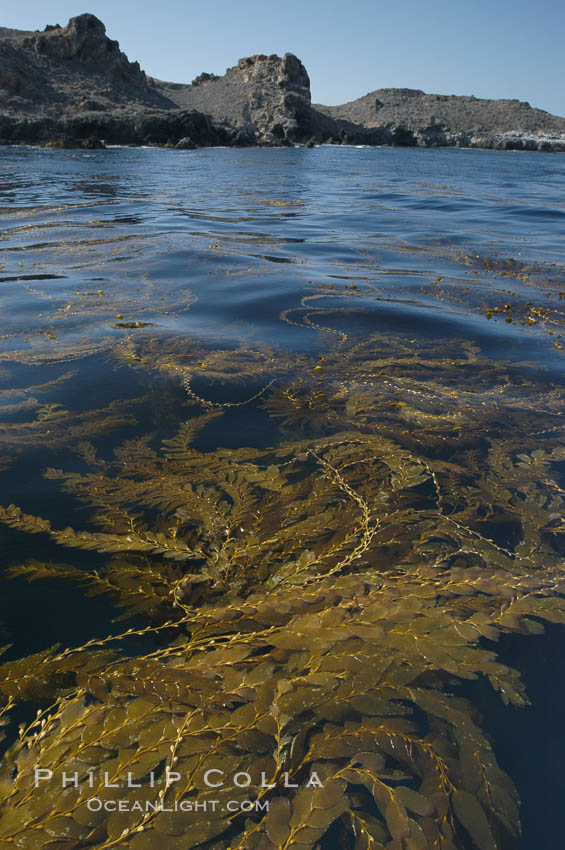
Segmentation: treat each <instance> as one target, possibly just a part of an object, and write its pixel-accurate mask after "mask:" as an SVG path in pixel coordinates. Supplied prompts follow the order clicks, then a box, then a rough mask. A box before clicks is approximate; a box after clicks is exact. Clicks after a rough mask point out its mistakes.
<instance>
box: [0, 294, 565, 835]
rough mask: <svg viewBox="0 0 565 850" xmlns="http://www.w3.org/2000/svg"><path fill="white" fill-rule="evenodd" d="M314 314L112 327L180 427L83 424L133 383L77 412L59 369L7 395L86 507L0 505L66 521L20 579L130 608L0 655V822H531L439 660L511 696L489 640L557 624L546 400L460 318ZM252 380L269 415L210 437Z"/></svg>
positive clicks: (117, 826) (115, 421) (509, 830)
mask: <svg viewBox="0 0 565 850" xmlns="http://www.w3.org/2000/svg"><path fill="white" fill-rule="evenodd" d="M312 309H313V310H314V312H315V307H313V308H312ZM288 318H290V317H288ZM327 318H328V316H327V313H326V314H324V316H322V315H320V316H313V314H312V312H310V313H309V320H308V321H309V323H310V325H311V326H315V327H318V328H321V327H322V325H321V324H319V323H323V321H324V319H325V320H326V321H327ZM314 320H315V321H314ZM327 330H328V335H327V342H328V344H327V345H326V346H325V348H324V350H323V353H322V354H320V355H318V354H316V355H313V356H307V355H298V356H297V355H294V354H293V355H292V356H289V355H288V354H287V353H285V352H282V351H275V350H270V349H267V348H265V347H263V348H258V347H257V348H252V347H249V346H243V347H241V348H239V349H237V350H228V349H222V350H220V349H217V350H210V349H206V348H205V347H204V346H202V345H200V344H199V343H198V342H197V341H192V340H185V339H173V338H169V339H163V338H160V339H158V338H150V337H149V336H147V337H146V336H134V335H133V334H132V335H130V336H129V337H127V339H126V341H125V342H124V343H120V344H118V345H117V346H115V347H114V348H113V349H112V350H111V352H110V353H109V355H108V358H109V361H108V362H109V364H110V363H113V364H115V365H119V366H120V368H123V366H124V365H125V366H127V368H129V369H132V370H135V371H136V372H139V373H141V374H142V375H143V376H144V380H146V382H147V385H148V387H150V386H151V384H152V383H153V385H154V384H155V382H159V383H161V384H162V383H164V384H165V385H166V386H168V387H169V390H170V398H171V400H170V405H171V406H174V399H175V398H176V399H177V401H178V398H179V392H182V393H183V394H184V404H185V407H184V408H183V407H182V406H181V405H179V408H180V416H178V419H179V421H178V424H177V429H176V433H175V434H174V435H173V436H169V437H167V438H165V439H159V437H157V436H156V435H155V434H148V435H146V436H136V437H134V438H129V439H127V440H126V441H125V442H122V443H121V444H119V445H118V446H117V447H116V448H115V449H114V451H113V454H112V453H111V452H109V450H108V440H107V439H106V440H103V439H102V437H106V435H107V434H108V433H112V432H118V433H119V432H120V430H122V429H123V428H125V427H131V426H132V423H135V411H136V406H139V405H141V404H143V402H144V398H137V399H133V400H132V399H128V400H123V401H121V402H120V401H116V402H113V403H112V404H110V406H109V407H105V408H103V409H99V410H91V411H82V412H81V411H71V410H68V409H65V408H63V407H62V406H61V405H60V404H53V403H50V402H49V401H48V398H49V393H50V392H52V391H53V386H52V384H53V382H51V383H44V384H41V385H36V386H33V387H29V388H28V389H27V390H25V391H20V397H21V398H22V397H23V396H25V397H23V398H22V400H21V401H20V402H18V404H17V405H16V407H17V410H16V414H15V417H14V421H13V422H12V423H11V424H9V425H5V426H4V427H3V429H2V431H1V432H0V440H1V442H2V454H3V456H4V457H5V458H6V459H7V460H6V463H8V462H9V459H10V457H11V456H12V455H14V453H17V451H19V450H21V448H22V447H25V446H26V445H33V444H37V443H38V442H41V443H42V444H43V445H45V446H47V447H49V448H51V449H53V450H55V451H56V450H60V449H62V448H65V449H66V451H67V454H66V455H65V456H64V461H66V462H67V466H69V465H70V466H71V467H72V468H71V469H70V470H67V469H65V463H63V468H62V469H59V468H52V467H49V468H47V469H45V471H44V474H45V476H46V477H47V478H49V479H52V480H57V481H59V482H60V485H61V487H62V488H63V489H64V490H65V491H66V492H67V493H68V494H70V496H71V497H72V498H75V499H77V500H78V501H79V502H80V503H81V504H83V505H85V506H87V507H88V509H89V511H90V513H89V518H88V521H86V522H85V524H84V526H83V527H81V528H80V529H78V528H76V529H75V528H71V527H66V528H64V527H58V526H57V527H55V525H54V524H52V522H51V521H50V520H49V519H48V518H43V517H39V516H34V515H31V514H28V513H26V512H24V511H23V510H22V509H21V508H20V507H17V506H14V505H5V506H4V507H2V508H1V510H0V519H1V520H2V522H3V523H5V524H7V525H8V526H11V527H13V528H15V529H17V530H19V531H21V532H25V533H28V534H38V535H42V539H44V540H46V539H47V538H50V539H51V540H52V541H54V542H55V543H56V544H59V545H60V547H61V552H62V553H63V551H65V550H64V549H63V547H67V550H66V552H67V554H66V556H65V557H63V556H62V560H61V562H60V563H55V562H52V561H49V562H42V561H38V560H26V561H23V562H20V563H17V564H15V565H13V566H12V568H11V572H12V575H14V576H25V577H26V578H28V579H30V580H35V579H45V578H48V579H53V578H60V579H64V580H69V581H72V582H77V583H78V584H79V585H80V586H82V587H83V588H84V589H85V592H86V593H87V594H104V595H106V596H107V597H108V598H109V599H111V600H112V601H113V602H114V603H115V604H116V605H118V606H120V608H121V611H122V613H121V615H120V616H121V618H123V619H125V618H128V617H133V618H134V620H133V622H134V625H133V626H131V627H127V628H125V629H124V630H123V631H122V632H120V634H118V635H115V634H112V635H104V634H101V635H98V636H97V637H94V638H93V639H92V640H90V641H88V642H87V643H86V644H85V645H83V646H69V647H60V646H55V647H52V648H50V649H47V650H45V651H43V652H40V653H38V654H36V655H32V656H28V657H25V658H21V659H18V660H12V661H7V662H5V663H4V664H3V665H2V667H1V668H0V676H1V680H0V694H1V695H2V699H3V708H2V715H3V721H4V723H5V725H7V724H9V722H10V718H11V716H12V715H14V716H16V718H17V717H18V711H19V705H20V703H26V702H29V703H32V704H34V703H35V704H39V708H38V710H37V715H36V716H35V717H34V719H32V720H31V721H30V720H27V721H26V722H24V723H22V724H21V725H20V726H19V731H18V733H17V735H14V734H11V733H10V731H9V732H8V741H7V744H8V746H7V750H6V753H5V756H4V762H3V768H2V774H1V779H0V794H1V796H2V815H1V817H0V844H1V846H2V847H6V848H9V847H18V848H25V849H26V850H34V848H49V849H50V850H75V848H76V850H78V848H89V847H92V848H97V850H105V849H106V848H110V847H127V848H131V850H150V848H162V847H166V848H168V850H176V848H178V850H188V849H189V848H192V847H197V846H198V847H202V848H206V850H220V849H221V850H228V848H229V850H236V849H238V848H241V850H248V849H249V850H273V848H278V850H290V848H294V850H307V848H319V850H328V848H337V847H339V848H345V849H346V850H382V848H387V849H388V850H425V848H434V850H456V848H457V850H460V848H468V849H469V850H470V848H478V850H496V848H500V850H503V848H511V847H512V846H513V844H514V842H515V840H516V839H517V837H518V836H519V835H520V825H519V813H518V806H519V799H518V795H517V792H516V790H515V787H514V785H513V782H512V780H511V778H510V777H509V776H508V775H507V774H505V773H504V772H503V771H502V770H501V769H500V768H499V766H498V765H497V761H496V758H495V754H494V752H493V748H492V745H491V741H490V740H489V738H488V737H487V735H486V734H485V732H484V731H482V729H481V717H480V715H479V714H478V712H477V710H476V709H475V707H474V706H473V704H472V703H471V702H470V701H468V699H465V698H463V697H462V696H461V695H459V694H458V685H459V684H460V682H461V680H473V679H476V678H477V677H479V676H484V677H487V678H488V680H489V682H490V683H491V685H492V687H493V688H494V689H495V690H496V691H497V692H498V693H499V694H500V696H501V698H502V699H503V700H504V702H505V703H512V704H515V705H519V706H521V705H524V704H525V703H526V702H527V697H526V695H525V692H524V688H523V686H522V683H521V681H520V678H519V674H518V672H517V671H516V670H514V669H511V668H509V667H508V666H505V665H504V664H503V663H501V662H500V661H499V660H498V658H497V653H496V645H495V643H494V641H496V639H497V637H498V636H499V635H500V634H501V633H509V632H515V633H519V634H523V635H530V634H539V633H540V632H541V631H542V630H543V622H544V621H550V622H563V621H564V620H565V598H564V595H563V594H564V591H565V579H564V577H563V573H562V564H563V561H562V558H561V557H560V553H562V540H563V536H562V535H563V532H564V530H565V527H564V526H563V520H562V515H563V490H562V488H561V487H560V485H559V483H558V478H557V471H558V468H559V464H560V463H562V461H563V460H564V459H565V444H564V441H563V433H562V429H561V415H562V411H563V407H562V398H561V397H560V396H559V394H558V392H557V391H556V390H555V388H554V387H553V386H552V385H551V384H550V383H547V384H545V383H544V382H543V380H542V379H540V377H539V372H538V370H536V369H534V367H532V369H531V377H528V369H527V367H524V365H523V364H520V368H519V369H518V368H517V366H514V365H512V364H511V363H507V364H501V363H495V362H493V361H490V360H488V359H486V358H483V357H482V356H481V354H480V352H479V351H478V350H477V349H476V348H475V347H473V346H472V345H471V344H469V343H465V342H462V341H458V340H451V341H443V342H441V341H440V342H438V341H433V342H429V343H426V342H423V341H422V340H418V341H417V342H416V341H415V340H412V339H410V338H408V337H402V336H392V335H390V336H384V335H382V334H380V335H378V336H374V337H369V338H367V339H365V340H363V341H360V340H359V339H354V340H350V339H348V338H347V337H346V335H345V333H344V332H336V331H334V332H333V333H331V334H330V331H329V329H327ZM63 359H64V358H63ZM64 380H72V373H65V374H63V375H62V376H61V377H60V379H59V383H60V381H64ZM54 383H55V384H57V382H54ZM183 388H184V389H183ZM7 392H12V391H7ZM43 396H46V397H47V400H46V401H45V402H43V401H40V400H39V399H41V398H42V397H43ZM248 400H249V401H248ZM247 401H248V407H247V410H248V411H249V414H250V416H259V415H262V416H265V415H267V416H268V417H269V418H270V419H271V421H272V423H273V428H275V427H276V431H273V433H276V434H277V438H276V439H272V440H270V442H269V444H268V445H262V446H260V447H254V446H249V445H242V446H240V447H239V448H226V447H224V446H222V444H221V443H220V444H218V441H217V440H215V441H214V440H213V439H208V440H207V435H210V434H212V435H213V433H214V427H215V425H216V424H217V423H218V420H222V427H223V431H222V433H224V434H227V433H229V432H230V427H231V426H230V423H231V421H232V419H231V417H233V415H234V408H235V407H240V406H241V405H245V403H246V402H247ZM187 414H188V416H187ZM185 417H186V419H185V421H183V419H184V418H185ZM215 433H217V431H216V432H215ZM244 442H245V441H244ZM98 443H100V445H101V446H102V448H101V449H100V450H99V448H98V445H97V444H98ZM69 451H70V452H72V453H73V454H74V456H75V459H74V460H73V463H71V464H69V463H68V461H69V457H68V452H69ZM77 464H78V468H79V471H77ZM560 541H561V542H560ZM68 550H71V552H74V553H75V554H74V555H72V556H71V557H69V551H68ZM81 550H95V551H96V552H99V553H106V555H107V560H106V564H105V567H104V569H98V568H96V569H90V568H87V567H86V566H85V565H84V564H81V555H80V552H81ZM210 771H212V773H210ZM38 777H39V779H38ZM65 777H66V780H65ZM220 783H222V784H220ZM63 786H64V787H63Z"/></svg>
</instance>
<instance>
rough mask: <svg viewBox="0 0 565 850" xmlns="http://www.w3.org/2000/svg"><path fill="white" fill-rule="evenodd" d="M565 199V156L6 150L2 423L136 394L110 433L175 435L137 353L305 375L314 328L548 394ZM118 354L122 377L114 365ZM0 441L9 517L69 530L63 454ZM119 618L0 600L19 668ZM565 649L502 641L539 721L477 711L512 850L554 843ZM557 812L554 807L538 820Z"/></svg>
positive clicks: (165, 399) (22, 586)
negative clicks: (512, 815)
mask: <svg viewBox="0 0 565 850" xmlns="http://www.w3.org/2000/svg"><path fill="white" fill-rule="evenodd" d="M564 189H565V158H564V157H562V156H560V155H550V154H531V153H513V152H512V153H511V152H504V153H502V152H486V151H468V150H406V149H394V148H353V147H352V148H348V147H330V146H325V147H320V148H316V149H312V150H309V149H308V150H307V149H257V150H236V149H225V150H224V149H210V150H199V151H185V152H179V151H167V150H157V149H119V148H114V149H108V150H104V151H99V152H98V151H97V152H86V151H84V152H82V151H81V152H76V151H60V150H56V151H52V150H39V149H33V148H18V149H16V148H4V149H1V150H0V221H1V224H2V243H1V248H2V251H1V255H0V306H1V309H2V313H1V316H2V325H1V329H0V381H1V390H2V392H1V393H0V417H1V420H0V421H1V422H2V423H4V424H5V425H7V426H8V427H9V426H10V424H12V425H13V424H14V423H16V424H17V423H18V422H22V421H26V417H28V418H29V415H30V414H31V415H32V416H33V415H34V411H35V412H37V410H38V409H40V410H41V411H43V414H44V415H45V416H52V417H54V418H55V419H56V417H57V411H58V408H57V406H58V405H59V406H60V408H59V409H63V408H64V409H67V410H68V409H72V410H74V411H75V412H77V411H78V412H80V411H81V410H84V411H88V410H91V409H92V408H94V407H96V408H103V407H104V406H106V405H108V404H111V402H112V401H113V400H114V399H118V398H119V399H122V400H123V399H124V398H128V397H130V396H131V398H134V397H137V396H139V395H140V394H143V393H145V394H146V396H145V398H144V401H143V407H142V417H141V418H142V427H141V426H140V425H139V424H138V423H136V421H135V420H133V419H132V421H124V422H123V423H121V425H120V427H119V428H118V433H119V437H120V439H122V438H125V437H129V436H135V435H137V434H139V433H146V432H147V431H152V432H154V433H157V434H160V435H162V436H167V435H170V434H171V433H172V432H174V425H175V424H177V423H178V421H179V420H180V419H182V411H183V405H185V404H186V402H187V398H186V393H185V392H184V391H183V388H182V387H181V386H177V385H175V386H172V385H171V379H170V376H169V375H168V374H167V372H166V369H161V371H160V373H159V377H158V378H157V379H156V378H152V379H151V381H150V382H149V383H148V382H147V380H146V378H145V376H144V374H143V373H142V372H139V373H135V372H131V370H128V369H127V365H128V363H127V358H128V357H130V358H131V357H133V358H135V357H136V356H137V355H136V353H135V345H136V340H139V339H141V340H148V339H151V340H152V341H153V343H154V344H155V345H156V346H159V344H160V343H162V344H163V345H166V344H167V340H169V339H173V338H174V339H177V340H178V339H179V338H186V339H187V340H198V344H199V345H201V346H203V347H204V348H209V349H210V350H213V349H214V348H222V347H226V348H228V347H229V348H237V347H238V346H245V347H247V348H251V349H252V350H253V351H255V352H258V351H261V350H262V347H268V348H269V351H270V354H269V356H270V357H274V356H275V357H276V354H275V355H273V352H276V351H279V352H280V353H281V356H282V353H285V355H286V354H288V352H291V353H295V354H296V358H297V360H298V359H299V358H300V357H301V356H302V355H304V354H312V353H316V352H317V351H318V350H319V349H320V348H321V345H322V343H321V341H320V334H319V333H318V332H317V331H316V328H315V327H313V326H312V322H315V323H318V324H319V323H321V324H323V325H324V326H325V327H326V329H329V330H327V331H326V333H329V332H331V330H333V331H334V333H336V339H338V338H339V336H340V334H341V335H343V334H348V336H349V337H353V338H356V337H357V338H363V337H364V336H366V335H368V334H375V333H379V332H382V333H383V334H398V335H400V336H401V337H403V338H405V339H412V340H413V341H414V344H417V343H418V342H419V341H426V342H430V341H431V342H433V341H434V340H446V339H457V340H460V341H463V342H465V343H467V344H470V345H472V346H474V347H475V349H476V350H477V351H478V352H480V353H481V355H482V356H484V357H487V358H489V359H490V360H492V361H493V362H494V363H502V362H504V363H506V364H509V365H510V366H511V367H512V368H514V369H515V370H516V373H517V374H520V373H523V374H528V375H529V376H530V378H531V377H532V375H533V376H539V379H540V380H543V381H544V382H546V384H547V383H549V384H550V385H554V386H558V385H559V383H560V382H561V381H562V379H563V364H564V362H565V361H564V350H563V347H562V336H561V335H562V333H564V327H563V297H564V293H565V191H564ZM336 307H337V308H339V311H338V312H336ZM324 311H326V312H324ZM322 319H323V320H322ZM136 324H137V325H138V326H137V327H136ZM132 326H133V327H132ZM153 343H152V344H153ZM326 344H327V339H326ZM461 344H463V343H461ZM117 346H118V349H116V347H117ZM120 346H121V348H120ZM116 350H119V351H121V352H122V361H123V362H122V367H121V368H122V371H120V367H119V366H116V362H115V359H114V361H111V360H110V359H109V358H110V357H111V355H112V353H113V352H115V351H116ZM124 352H125V354H124ZM269 374H270V373H269V372H268V370H265V372H264V376H265V377H264V378H263V374H262V376H261V378H260V379H258V380H257V381H256V382H255V383H253V381H252V380H251V378H249V377H248V379H246V381H244V382H243V386H241V387H238V386H236V385H234V386H230V387H229V388H228V389H227V390H226V389H225V388H224V390H222V388H220V389H218V388H215V387H214V386H212V385H211V384H207V383H206V376H205V375H202V376H200V378H198V377H196V378H195V383H194V384H193V389H197V390H198V391H199V392H202V393H204V392H210V393H211V394H212V395H211V396H210V397H211V398H212V400H214V395H213V394H214V393H217V394H218V395H217V398H218V400H222V401H226V400H229V401H231V402H237V401H238V400H241V399H244V398H245V397H246V396H249V395H253V393H254V392H256V391H259V390H260V389H261V386H263V385H264V383H265V381H266V380H267V379H268V377H269ZM57 379H59V380H58V381H57V382H56V383H54V384H53V385H51V386H49V387H47V388H46V389H42V390H39V391H38V392H37V393H35V394H34V392H30V391H28V390H27V388H29V387H30V385H32V386H33V385H41V384H44V383H45V382H50V381H56V380H57ZM177 383H178V382H177ZM173 384H174V381H173ZM8 391H10V392H8ZM222 392H228V395H229V398H228V396H222ZM45 404H50V405H52V406H53V407H51V408H50V409H49V410H46V408H45V407H41V405H45ZM26 405H27V406H26ZM14 406H16V409H14ZM238 416H239V418H237V417H238ZM234 417H235V418H234ZM234 417H232V418H231V419H230V423H231V424H230V432H229V433H227V432H226V433H222V432H221V430H220V432H218V433H216V434H215V436H214V439H215V441H216V442H217V444H221V445H224V446H229V445H232V444H233V445H244V444H247V445H260V444H263V443H264V444H265V445H268V444H269V440H270V439H271V437H272V434H271V432H270V431H269V427H270V426H269V423H268V421H267V417H266V416H265V415H264V414H263V413H262V412H261V411H260V410H258V409H257V410H255V414H254V416H253V417H249V416H247V417H246V416H245V415H244V414H243V413H242V414H236V413H234ZM138 418H139V417H138ZM10 433H11V432H9V431H2V430H0V461H3V460H5V467H4V471H3V472H1V470H2V468H3V467H1V466H0V473H1V475H2V487H3V491H4V492H3V493H2V499H1V502H2V504H8V503H10V502H15V503H17V504H23V505H24V506H25V508H26V510H29V511H30V512H32V513H38V514H41V515H43V514H45V513H46V508H47V509H48V510H47V512H49V513H50V516H51V517H52V518H53V520H54V522H55V521H56V519H57V517H59V518H62V517H65V518H68V517H69V516H71V518H72V517H75V518H76V517H78V516H79V514H78V509H77V508H76V505H74V504H73V502H72V500H71V499H70V497H64V496H60V495H55V494H56V493H57V489H56V487H55V486H54V485H53V483H52V482H50V481H45V479H43V478H41V476H40V469H41V468H42V467H44V466H45V465H55V466H59V465H63V463H64V464H65V468H66V469H69V468H72V465H73V463H74V464H76V468H77V469H79V468H80V463H79V462H78V461H77V460H76V458H75V459H73V458H71V457H67V456H66V452H65V446H64V444H59V445H57V446H54V447H49V451H47V447H46V446H43V445H42V441H41V438H38V439H37V440H36V439H35V438H34V431H33V428H32V429H31V430H30V431H29V433H27V434H25V435H24V436H25V439H24V440H23V442H22V443H21V445H18V444H17V443H16V444H14V441H13V440H11V439H10ZM38 433H43V432H39V431H38ZM85 439H88V435H86V436H85ZM108 439H109V440H110V439H111V438H110V437H108ZM44 449H45V450H44ZM50 452H55V454H56V455H57V457H56V458H55V460H54V459H53V457H52V456H51V455H50V454H49V453H50ZM47 455H49V457H47ZM8 460H10V461H11V465H8ZM66 521H67V522H70V520H69V519H67V520H66ZM79 521H80V519H77V522H79ZM0 533H1V534H2V543H3V547H4V548H3V552H4V563H5V564H6V565H9V564H11V563H14V562H15V561H17V560H18V558H22V557H24V556H23V555H22V549H25V547H26V546H28V543H26V541H25V535H23V534H21V532H15V531H12V530H7V529H4V528H2V529H1V531H0ZM42 547H43V548H42ZM55 549H56V547H54V546H53V551H45V547H44V544H41V546H40V547H38V548H37V550H33V547H32V549H31V550H30V551H29V552H26V555H25V556H26V557H42V558H57V557H60V553H57V552H56V551H55ZM40 550H41V551H40ZM81 557H84V556H81ZM97 557H98V556H96V555H94V554H93V555H92V563H93V564H95V563H96V558H97ZM113 614H114V612H113V611H112V610H111V608H110V607H109V605H107V604H106V603H105V602H103V601H100V600H93V599H87V598H85V597H84V596H82V594H81V593H80V591H79V590H78V589H75V588H68V589H67V588H66V589H64V590H61V588H60V587H59V586H57V587H56V588H54V587H51V585H41V586H39V585H35V584H34V585H27V584H26V583H24V582H23V581H21V580H20V581H10V582H6V583H5V589H4V597H3V604H2V610H0V619H1V620H2V623H1V624H0V625H1V626H2V629H3V630H4V633H5V636H6V640H5V641H2V642H8V641H9V642H12V643H13V648H12V652H13V654H14V655H16V656H17V655H22V654H25V653H26V652H33V651H37V650H39V649H42V648H45V647H46V646H48V645H50V644H51V643H53V642H55V641H61V642H64V643H68V642H73V643H77V642H80V641H84V640H88V639H89V638H90V637H92V636H93V634H100V633H101V632H104V631H105V630H106V631H107V630H109V629H112V628H116V629H119V628H120V627H119V626H115V624H114V623H113V621H112V618H113ZM526 645H527V647H528V649H527V652H526V651H524V649H523V647H525V646H526ZM564 647H565V642H564V636H563V635H562V634H561V632H560V630H559V627H555V628H552V630H551V633H550V635H549V637H535V638H511V639H508V641H507V642H506V643H505V644H504V651H503V656H504V660H505V661H506V662H507V663H512V664H514V665H515V666H518V667H520V669H522V671H523V672H524V676H525V679H526V683H527V684H528V686H529V687H530V691H531V692H532V691H533V693H531V696H532V698H533V700H534V703H535V707H534V708H533V709H527V710H522V711H520V712H518V711H516V710H512V709H509V708H504V707H503V706H502V705H501V704H500V705H499V704H498V703H497V702H496V698H495V697H493V696H492V695H491V694H490V692H489V693H488V694H487V692H486V690H485V691H484V692H483V691H480V692H477V693H476V694H475V696H476V698H477V701H478V702H479V703H480V705H481V708H482V710H484V712H485V714H486V720H485V725H486V728H487V729H489V730H490V731H491V732H492V733H493V734H494V736H495V739H496V740H497V741H500V746H499V748H498V749H497V752H498V754H499V758H500V762H501V765H502V766H503V767H504V769H506V770H507V771H508V772H509V773H510V774H511V775H512V777H513V778H514V780H515V781H516V783H517V785H518V788H519V790H520V793H521V794H522V797H523V798H524V801H525V805H524V810H523V817H524V833H525V835H524V840H523V843H522V845H521V846H522V847H523V850H533V848H534V847H536V848H545V847H548V848H549V847H558V846H560V843H561V827H560V821H559V816H558V810H559V806H558V803H559V799H560V794H561V791H562V768H561V765H562V764H563V762H564V761H565V746H564V741H565V736H564V735H563V729H564V727H563V723H562V720H561V705H562V700H563V698H564V697H565V693H564V688H563V674H564V672H565V665H564V663H563V648H564ZM540 671H541V674H542V675H540ZM550 680H551V681H550ZM505 736H506V737H505ZM556 754H557V755H556ZM549 797H551V799H552V800H553V801H554V803H555V806H556V810H555V811H550V812H546V814H545V816H544V818H543V822H539V821H537V817H536V813H537V812H539V810H541V809H542V808H543V806H544V802H545V801H546V800H547V799H548V798H549Z"/></svg>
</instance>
